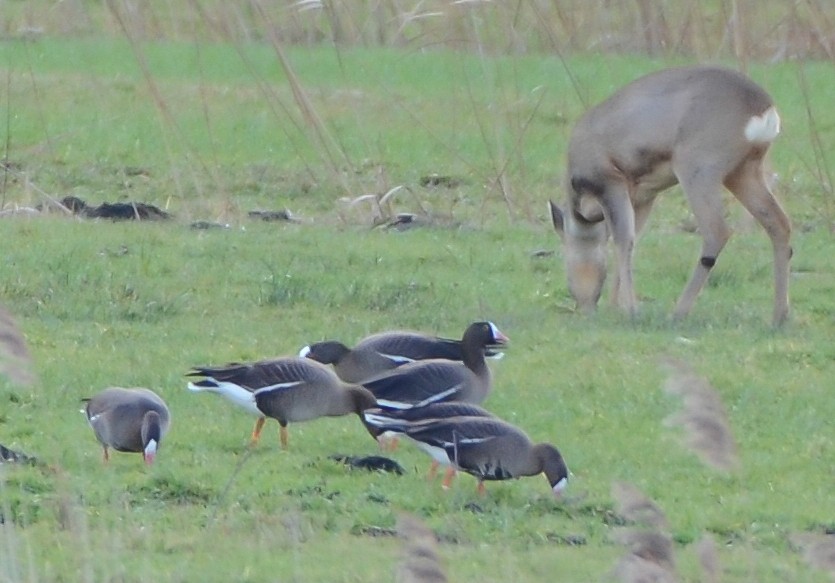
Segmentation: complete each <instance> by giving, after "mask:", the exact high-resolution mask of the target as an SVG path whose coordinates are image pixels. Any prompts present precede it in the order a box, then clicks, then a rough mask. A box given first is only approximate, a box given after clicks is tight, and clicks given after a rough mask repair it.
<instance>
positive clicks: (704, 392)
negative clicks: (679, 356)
mask: <svg viewBox="0 0 835 583" xmlns="http://www.w3.org/2000/svg"><path fill="white" fill-rule="evenodd" d="M664 364H665V367H666V368H667V369H668V371H669V376H668V378H667V382H666V384H665V390H666V391H667V392H668V393H670V394H673V395H678V396H680V397H682V399H683V407H682V410H681V411H680V412H679V413H676V414H674V415H671V416H670V417H668V418H667V419H666V420H665V424H667V425H669V426H680V427H682V428H683V429H684V432H685V435H686V438H685V443H686V445H687V447H688V448H689V449H690V450H691V451H693V452H694V453H695V454H696V455H698V456H699V458H700V459H701V460H702V462H704V463H705V464H706V465H709V466H711V467H713V468H716V469H719V470H723V471H731V470H733V469H735V468H736V467H737V465H738V457H737V446H736V440H735V439H734V436H733V433H732V431H731V427H730V423H729V421H728V414H727V411H726V409H725V406H724V405H723V403H722V400H721V398H720V396H719V394H718V393H717V392H716V390H715V389H714V388H713V387H712V386H711V385H710V383H709V382H708V381H707V380H706V379H704V378H702V377H699V376H698V375H696V374H695V373H694V372H693V371H692V369H690V367H689V366H688V365H687V364H685V363H684V362H682V361H679V360H674V359H669V360H667V361H666V362H665V363H664Z"/></svg>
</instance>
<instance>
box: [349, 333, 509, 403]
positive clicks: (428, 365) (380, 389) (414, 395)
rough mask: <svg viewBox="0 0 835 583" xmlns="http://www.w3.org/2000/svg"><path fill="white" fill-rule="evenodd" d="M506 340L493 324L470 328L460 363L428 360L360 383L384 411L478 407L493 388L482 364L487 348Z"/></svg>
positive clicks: (462, 344) (487, 371) (462, 342)
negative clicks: (439, 405) (454, 404)
mask: <svg viewBox="0 0 835 583" xmlns="http://www.w3.org/2000/svg"><path fill="white" fill-rule="evenodd" d="M507 341H508V339H507V337H506V336H505V335H504V334H502V333H501V332H500V331H499V329H498V328H497V327H496V325H495V324H493V323H492V322H476V323H475V324H471V325H470V327H469V328H467V331H466V332H465V333H464V338H463V339H462V340H461V350H462V352H463V362H459V361H453V360H445V359H430V360H420V361H416V362H411V363H408V364H404V365H403V366H401V367H398V368H396V369H393V370H390V371H387V372H384V373H381V374H380V375H378V376H376V377H372V378H370V379H368V380H366V381H363V382H362V385H363V386H364V387H366V388H367V389H369V390H370V391H371V392H372V393H374V396H375V397H376V398H377V402H378V403H379V405H380V406H381V407H383V408H388V409H409V408H411V407H422V406H425V405H428V404H430V403H436V402H441V401H464V402H467V403H475V404H478V403H481V402H482V401H484V399H485V398H486V397H487V394H488V393H489V392H490V389H491V387H492V379H491V375H490V369H489V368H488V367H487V363H486V362H485V361H484V353H485V350H486V348H487V347H488V346H504V345H505V344H506V343H507Z"/></svg>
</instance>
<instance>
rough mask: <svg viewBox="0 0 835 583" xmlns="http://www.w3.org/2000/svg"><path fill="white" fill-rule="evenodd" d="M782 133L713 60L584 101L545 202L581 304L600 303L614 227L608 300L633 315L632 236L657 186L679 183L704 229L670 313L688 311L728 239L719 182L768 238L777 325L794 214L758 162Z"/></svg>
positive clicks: (744, 86)
mask: <svg viewBox="0 0 835 583" xmlns="http://www.w3.org/2000/svg"><path fill="white" fill-rule="evenodd" d="M779 132H780V116H779V115H778V114H777V110H776V109H775V107H774V104H773V102H772V100H771V97H770V96H769V95H768V93H766V92H765V90H763V89H762V88H761V87H760V86H758V85H757V84H755V83H754V82H753V81H751V80H750V79H748V78H747V77H745V76H744V75H742V74H740V73H737V72H736V71H733V70H731V69H724V68H719V67H682V68H677V69H666V70H663V71H659V72H656V73H652V74H650V75H647V76H645V77H641V78H640V79H638V80H636V81H633V82H632V83H630V84H629V85H626V86H625V87H623V88H622V89H620V90H619V91H617V92H616V93H615V94H614V95H612V96H611V97H610V98H609V99H607V100H606V101H604V102H603V103H601V104H599V105H597V106H596V107H594V108H592V109H591V110H589V111H588V112H587V113H586V114H585V115H584V116H583V117H581V118H580V120H579V121H578V122H577V124H576V126H575V127H574V130H573V132H572V134H571V138H570V140H569V144H568V169H567V172H566V183H567V191H568V199H567V204H566V207H565V209H561V208H560V207H558V206H557V205H555V204H554V203H553V202H550V201H549V205H550V210H551V219H552V221H553V224H554V228H555V229H556V231H557V233H558V234H559V235H560V238H561V240H562V244H563V256H564V258H565V265H566V273H567V277H568V288H569V291H570V292H571V295H572V296H573V297H574V299H575V301H576V302H577V306H578V307H579V308H581V309H585V310H593V309H594V308H595V307H596V306H597V303H598V301H599V299H600V295H601V292H602V289H603V284H604V282H605V279H606V244H607V241H608V239H609V236H611V237H612V240H613V242H614V246H615V258H616V270H615V274H614V275H615V277H614V282H613V285H612V301H613V302H614V303H615V304H617V305H618V306H619V307H620V308H621V309H623V310H624V311H626V312H627V313H629V314H630V315H634V314H635V312H636V310H637V301H636V297H635V288H634V282H633V276H632V264H633V254H634V247H635V240H636V237H637V235H638V234H639V233H640V232H641V230H642V228H643V227H644V225H645V224H646V221H647V218H648V216H649V213H650V211H651V209H652V205H653V203H654V202H655V198H656V196H657V195H658V194H659V193H660V192H662V191H664V190H666V189H668V188H669V187H671V186H673V185H674V184H681V186H682V189H683V190H684V194H685V196H686V197H687V201H688V203H689V204H690V208H691V210H692V211H693V214H694V216H695V219H696V223H697V225H698V228H699V233H700V234H701V237H702V249H701V254H700V255H699V259H698V261H697V262H696V267H695V269H694V271H693V275H692V276H691V277H690V280H689V282H688V283H687V285H686V286H685V288H684V291H683V292H682V294H681V296H680V297H679V299H678V303H677V304H676V307H675V310H674V312H673V316H674V317H675V318H677V319H680V318H684V317H685V316H687V314H688V313H689V312H690V310H691V309H692V307H693V304H694V303H695V301H696V297H697V296H698V295H699V292H700V291H701V290H702V288H703V287H704V284H705V282H706V281H707V278H708V275H709V273H710V270H711V268H712V267H713V266H714V264H715V263H716V259H717V257H718V256H719V253H720V252H721V251H722V248H723V247H724V246H725V243H726V242H727V241H728V239H729V238H730V233H731V231H730V228H729V227H728V225H727V223H726V222H725V218H724V208H723V204H722V197H721V191H722V188H723V187H724V188H727V189H728V190H729V191H730V192H731V193H733V195H734V196H736V198H737V199H738V200H739V201H740V203H742V205H743V206H744V207H745V208H746V209H747V210H748V211H749V212H750V213H751V214H752V215H753V216H754V218H756V219H757V221H758V222H759V223H760V224H761V225H762V226H763V228H764V229H765V231H766V233H767V234H768V236H769V237H770V238H771V243H772V247H773V252H774V314H773V322H774V324H775V325H780V324H782V323H783V322H784V321H785V320H786V318H787V317H788V314H789V297H788V279H789V260H790V258H791V253H792V250H791V246H790V237H791V224H790V222H789V218H788V217H787V216H786V214H785V212H784V211H783V209H782V208H781V206H780V204H779V203H778V202H777V200H776V199H775V198H774V195H773V194H772V193H771V190H770V189H769V186H768V182H767V180H766V177H765V173H764V169H763V160H764V157H765V155H766V152H767V151H768V148H769V146H770V145H771V143H772V142H773V141H774V139H775V138H776V137H777V134H778V133H779Z"/></svg>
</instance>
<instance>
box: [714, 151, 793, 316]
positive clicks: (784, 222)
mask: <svg viewBox="0 0 835 583" xmlns="http://www.w3.org/2000/svg"><path fill="white" fill-rule="evenodd" d="M725 186H726V187H727V189H728V190H730V191H731V192H732V193H733V194H734V196H736V198H737V199H739V202H741V203H742V205H743V206H744V207H745V208H746V209H748V212H750V213H751V214H752V215H753V216H754V218H755V219H757V221H758V222H759V223H760V224H761V225H762V226H763V228H764V229H765V232H766V233H767V234H768V236H769V237H770V238H771V244H772V246H773V248H774V316H773V324H774V325H775V326H780V325H781V324H783V322H785V321H786V319H787V318H788V316H789V260H790V259H791V256H792V248H791V243H790V239H791V222H790V220H789V217H788V216H787V215H786V213H785V212H784V211H783V208H782V207H781V206H780V203H779V202H777V199H776V198H774V194H772V192H771V190H770V189H769V187H768V183H767V182H766V179H765V175H764V173H763V162H762V158H761V157H757V158H752V159H748V160H746V161H745V162H743V163H742V164H741V165H740V166H739V167H738V168H736V169H735V170H734V171H733V172H732V173H731V174H730V175H729V176H728V177H727V178H726V179H725Z"/></svg>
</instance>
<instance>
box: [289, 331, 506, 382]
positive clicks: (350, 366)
mask: <svg viewBox="0 0 835 583" xmlns="http://www.w3.org/2000/svg"><path fill="white" fill-rule="evenodd" d="M482 324H483V323H482V322H476V323H475V324H473V326H480V325H482ZM465 336H466V332H465ZM491 347H494V346H491V345H488V347H487V350H486V354H487V356H493V357H500V356H502V355H503V353H501V352H495V351H493V350H490V349H489V348H491ZM299 356H302V357H306V358H310V359H313V360H316V361H318V362H321V363H323V364H330V365H333V368H334V370H335V371H336V374H337V375H339V378H341V379H342V380H343V381H345V382H348V383H362V382H363V381H365V380H367V379H369V378H371V377H374V376H376V375H378V374H380V373H383V372H385V371H387V370H391V369H394V368H397V367H399V366H402V365H404V364H406V363H409V362H414V361H417V360H429V359H435V358H442V359H446V360H458V361H461V360H464V349H463V340H452V339H450V338H442V337H440V336H432V335H430V334H424V333H422V332H412V331H408V330H398V331H390V332H380V333H378V334H372V335H371V336H368V337H366V338H363V339H362V340H360V341H359V342H358V343H357V344H356V345H355V346H354V347H353V348H348V347H347V346H346V345H345V344H343V343H342V342H338V341H336V340H327V341H324V342H316V343H314V344H310V345H308V346H305V347H304V348H302V349H301V351H300V352H299Z"/></svg>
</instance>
